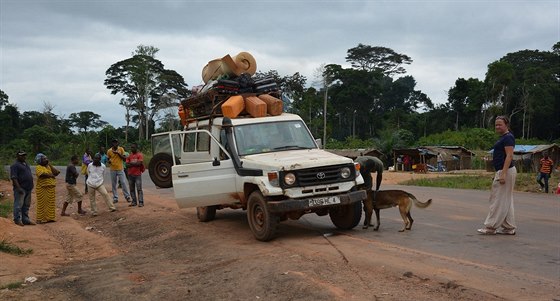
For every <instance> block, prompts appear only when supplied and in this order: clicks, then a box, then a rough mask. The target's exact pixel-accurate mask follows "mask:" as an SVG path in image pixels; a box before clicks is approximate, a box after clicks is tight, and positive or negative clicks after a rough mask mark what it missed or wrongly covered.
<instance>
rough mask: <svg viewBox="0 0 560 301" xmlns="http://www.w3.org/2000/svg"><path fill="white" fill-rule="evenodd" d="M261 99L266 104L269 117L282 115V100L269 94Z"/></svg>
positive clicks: (261, 96)
mask: <svg viewBox="0 0 560 301" xmlns="http://www.w3.org/2000/svg"><path fill="white" fill-rule="evenodd" d="M259 99H260V100H262V101H264V103H266V112H267V113H268V114H269V115H272V116H278V115H280V114H282V111H283V103H282V101H281V100H280V99H278V98H276V97H274V96H272V95H268V94H261V95H259Z"/></svg>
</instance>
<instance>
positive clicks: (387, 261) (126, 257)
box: [0, 179, 503, 300]
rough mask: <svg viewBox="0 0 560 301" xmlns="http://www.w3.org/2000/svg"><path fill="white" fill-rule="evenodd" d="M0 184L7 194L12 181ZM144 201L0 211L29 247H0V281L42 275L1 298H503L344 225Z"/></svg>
mask: <svg viewBox="0 0 560 301" xmlns="http://www.w3.org/2000/svg"><path fill="white" fill-rule="evenodd" d="M394 182H396V180H395V181H394ZM387 183H393V182H392V180H391V179H387ZM59 186H60V187H61V189H59V190H58V191H57V193H58V195H57V202H58V207H59V208H60V207H61V203H62V200H63V197H62V196H64V193H65V192H64V190H63V189H64V188H63V187H64V186H63V185H59ZM0 190H1V191H9V190H10V187H9V184H7V183H2V185H1V186H0ZM145 199H146V206H145V207H143V208H137V207H132V208H130V207H128V206H127V205H128V204H126V203H124V200H122V197H121V202H120V203H119V204H118V211H117V212H114V213H110V212H108V211H107V210H106V209H107V208H105V207H104V205H103V204H100V205H98V206H99V207H100V215H99V216H98V217H95V218H92V217H90V216H79V215H77V214H75V213H74V214H72V215H71V216H70V217H58V221H57V222H56V223H49V224H43V225H37V226H25V227H19V226H16V225H14V224H13V223H12V222H11V219H3V218H0V240H1V239H5V240H8V241H10V242H12V243H14V244H16V245H18V246H20V247H22V248H32V249H33V254H32V255H29V256H25V257H17V256H13V255H7V254H4V253H0V262H1V263H2V264H1V265H0V286H5V285H7V284H10V283H15V282H19V281H23V279H24V278H25V277H28V276H35V277H37V278H38V280H37V281H36V282H34V283H30V284H26V285H25V286H24V287H23V288H19V289H14V290H7V289H5V290H2V291H0V299H1V300H156V299H166V300H503V299H502V298H501V297H500V296H496V295H493V294H489V293H485V292H483V291H479V290H477V289H475V288H472V287H464V286H462V285H461V284H460V283H456V282H454V281H450V280H446V279H440V278H435V277H432V276H430V275H435V274H437V273H435V272H434V271H430V270H426V271H425V272H422V273H417V272H412V271H416V270H417V269H414V267H413V266H411V269H406V268H404V269H403V258H401V257H400V256H402V252H400V253H399V254H400V256H399V255H397V256H392V254H390V253H387V249H386V248H384V246H383V245H382V244H372V243H371V241H366V240H361V239H357V238H356V237H352V236H351V235H348V234H345V233H343V232H336V231H333V233H332V234H325V235H318V233H316V232H313V231H310V230H309V229H301V227H300V226H299V225H300V223H301V221H298V222H288V223H286V225H283V226H282V227H281V228H280V237H279V238H278V239H276V240H274V241H272V242H268V243H262V242H258V241H256V240H255V239H254V238H253V236H252V234H251V232H250V230H249V227H248V224H247V221H246V217H245V214H244V212H243V211H241V210H237V211H234V210H223V211H220V212H219V213H218V219H217V220H215V221H213V222H210V223H200V222H198V220H197V218H196V213H195V211H194V210H179V209H177V206H176V205H175V203H174V201H173V200H172V199H171V198H170V197H169V195H168V194H164V193H162V191H161V190H156V189H152V188H148V189H146V191H145ZM33 203H35V200H33ZM88 203H89V202H87V201H86V202H85V204H86V208H88V207H89V206H87V205H88ZM74 206H75V205H73V206H72V207H71V208H69V209H70V212H75V207H74ZM32 211H33V212H34V208H32ZM57 213H59V211H58V212H57ZM286 233H289V235H284V234H286ZM395 235H396V233H395ZM376 256H380V257H382V258H383V260H382V261H379V260H374V259H375V257H376ZM380 262H383V263H384V264H381V263H380ZM405 262H406V264H405V266H406V265H414V264H415V263H414V262H411V261H408V260H407V261H405ZM418 264H420V265H421V264H422V263H421V262H419V263H418ZM488 280H491V279H488Z"/></svg>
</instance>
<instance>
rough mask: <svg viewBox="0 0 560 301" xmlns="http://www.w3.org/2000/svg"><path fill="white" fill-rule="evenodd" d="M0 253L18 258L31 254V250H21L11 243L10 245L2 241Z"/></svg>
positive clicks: (4, 240)
mask: <svg viewBox="0 0 560 301" xmlns="http://www.w3.org/2000/svg"><path fill="white" fill-rule="evenodd" d="M0 252H4V253H8V254H14V255H18V256H25V255H29V254H31V253H33V249H22V248H20V247H18V246H16V245H14V244H12V243H10V242H9V241H7V240H6V239H3V240H1V241H0Z"/></svg>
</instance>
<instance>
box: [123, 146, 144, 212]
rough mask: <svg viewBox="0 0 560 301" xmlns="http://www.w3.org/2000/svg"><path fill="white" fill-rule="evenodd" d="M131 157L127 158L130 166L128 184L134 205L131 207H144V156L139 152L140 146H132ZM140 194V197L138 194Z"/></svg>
mask: <svg viewBox="0 0 560 301" xmlns="http://www.w3.org/2000/svg"><path fill="white" fill-rule="evenodd" d="M130 152H131V153H130V155H129V156H128V157H127V158H126V165H127V166H128V171H127V172H128V182H129V184H130V196H131V197H132V203H130V205H129V206H131V207H132V206H136V204H138V207H144V193H143V192H142V172H144V155H142V153H141V152H140V151H139V150H138V144H136V143H132V144H131V145H130ZM137 192H138V197H137V196H136V193H137Z"/></svg>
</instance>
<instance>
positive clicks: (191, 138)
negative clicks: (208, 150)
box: [183, 133, 196, 152]
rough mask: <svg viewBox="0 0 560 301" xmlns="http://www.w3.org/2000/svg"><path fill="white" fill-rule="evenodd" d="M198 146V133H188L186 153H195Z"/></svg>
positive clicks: (185, 146)
mask: <svg viewBox="0 0 560 301" xmlns="http://www.w3.org/2000/svg"><path fill="white" fill-rule="evenodd" d="M195 144H196V133H188V134H186V135H185V145H184V150H183V151H184V152H194V150H195Z"/></svg>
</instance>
